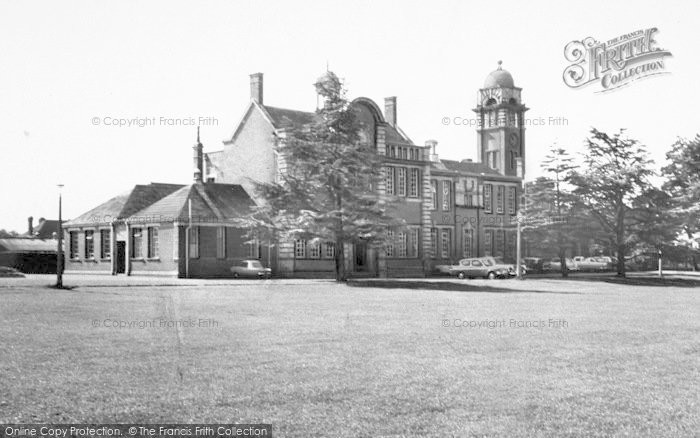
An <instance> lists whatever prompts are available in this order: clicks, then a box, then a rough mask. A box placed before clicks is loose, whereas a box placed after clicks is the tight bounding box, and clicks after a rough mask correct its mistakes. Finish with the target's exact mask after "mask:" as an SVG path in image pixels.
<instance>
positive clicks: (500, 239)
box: [494, 230, 505, 257]
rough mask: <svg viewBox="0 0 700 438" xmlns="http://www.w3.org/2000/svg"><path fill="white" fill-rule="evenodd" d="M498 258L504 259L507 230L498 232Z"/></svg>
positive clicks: (496, 251) (496, 252)
mask: <svg viewBox="0 0 700 438" xmlns="http://www.w3.org/2000/svg"><path fill="white" fill-rule="evenodd" d="M495 247H496V248H495V251H494V252H495V254H496V257H503V255H504V253H505V230H496V244H495Z"/></svg>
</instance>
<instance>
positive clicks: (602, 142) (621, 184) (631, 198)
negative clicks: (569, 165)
mask: <svg viewBox="0 0 700 438" xmlns="http://www.w3.org/2000/svg"><path fill="white" fill-rule="evenodd" d="M586 146H587V154H586V155H585V156H584V159H583V165H582V166H581V167H580V168H577V169H574V170H573V171H572V173H571V177H570V179H569V180H570V182H571V183H572V184H573V185H574V186H575V188H574V190H573V194H574V195H576V196H577V197H578V202H580V203H581V205H582V206H583V207H585V209H586V210H587V211H589V212H590V214H591V215H592V217H593V218H595V219H596V221H598V222H599V224H600V225H601V226H602V228H603V230H604V233H605V235H606V237H608V239H609V240H610V241H611V242H612V243H613V245H614V247H615V250H616V255H617V275H618V276H621V277H624V276H625V257H626V255H627V252H628V250H629V249H630V248H631V247H633V246H634V241H633V237H634V233H632V232H631V230H630V219H631V216H630V212H631V211H633V209H634V208H635V206H637V205H638V204H640V203H643V201H642V200H643V198H644V196H645V195H646V194H648V193H649V191H650V190H651V189H652V186H651V184H650V182H649V177H650V176H651V175H653V174H654V172H653V170H652V169H651V168H650V165H651V163H652V162H651V160H650V159H649V158H648V152H647V150H646V147H645V146H643V145H641V144H640V143H639V142H638V141H637V140H635V139H631V138H629V137H627V136H626V135H625V134H624V129H621V130H620V131H619V132H618V133H616V134H613V135H612V136H611V135H608V134H606V133H605V132H601V131H598V130H597V129H595V128H593V129H591V136H590V137H589V138H587V139H586Z"/></svg>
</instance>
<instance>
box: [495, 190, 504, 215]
mask: <svg viewBox="0 0 700 438" xmlns="http://www.w3.org/2000/svg"><path fill="white" fill-rule="evenodd" d="M505 195H506V188H505V187H504V186H498V188H497V190H496V213H503V204H504V202H505Z"/></svg>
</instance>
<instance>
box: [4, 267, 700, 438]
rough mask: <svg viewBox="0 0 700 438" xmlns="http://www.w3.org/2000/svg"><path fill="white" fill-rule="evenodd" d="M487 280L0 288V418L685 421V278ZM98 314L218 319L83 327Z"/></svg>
mask: <svg viewBox="0 0 700 438" xmlns="http://www.w3.org/2000/svg"><path fill="white" fill-rule="evenodd" d="M493 284H494V283H493V282H491V283H489V282H488V281H481V280H475V281H473V282H470V285H474V286H476V287H474V288H470V289H454V290H430V291H426V290H415V289H374V288H351V287H348V286H345V285H338V284H334V283H332V282H329V283H326V284H323V283H321V284H319V283H315V284H308V285H303V284H302V285H299V284H296V285H285V284H277V285H275V286H266V285H264V284H262V283H258V284H254V285H250V284H243V283H242V284H241V285H237V286H188V287H172V288H165V287H154V286H147V287H133V288H124V287H99V288H92V287H78V288H76V289H73V290H55V289H48V288H39V287H26V288H24V287H5V288H0V310H1V312H0V423H3V422H5V423H7V422H79V421H86V422H151V423H155V422H200V423H204V422H221V423H226V422H242V423H254V422H265V423H272V424H273V426H274V430H275V436H283V437H379V436H385V437H400V436H407V437H409V436H410V437H413V436H429V437H432V436H436V437H437V436H440V437H443V436H459V437H464V436H533V437H537V436H556V437H559V436H581V437H590V436H625V435H629V436H650V437H651V436H694V434H695V433H697V430H698V421H699V418H698V412H699V411H700V409H698V408H699V406H700V400H699V396H698V392H697V388H698V375H700V369H699V368H700V365H699V364H698V359H697V358H698V356H699V355H700V322H699V321H700V318H699V315H698V289H693V288H687V287H680V288H677V287H669V286H660V287H656V286H653V285H648V286H645V287H643V288H637V287H635V286H633V285H615V284H609V283H606V282H592V281H586V282H578V281H561V280H527V281H524V282H517V281H514V280H513V281H499V282H497V283H495V284H496V285H497V286H498V288H499V292H501V293H482V292H480V291H479V286H490V285H493ZM500 289H503V290H500ZM509 290H510V291H512V292H518V293H508V291H509ZM540 292H557V293H540ZM107 318H109V319H112V320H117V321H119V320H124V321H152V320H154V319H155V320H158V319H160V318H165V319H166V320H182V319H186V320H187V319H192V318H193V319H200V318H201V319H213V320H215V321H216V323H217V326H216V327H209V328H206V327H185V328H181V329H179V330H178V329H168V328H160V327H147V328H143V329H139V328H131V329H128V328H125V329H116V328H108V327H104V326H100V327H93V326H92V325H93V321H94V320H97V321H99V322H100V325H104V320H105V319H107ZM511 319H512V320H515V321H539V320H544V321H546V322H547V324H546V325H548V321H549V319H563V320H566V321H567V327H565V328H549V327H546V328H542V329H538V328H510V327H509V323H510V320H511ZM455 320H459V321H468V320H499V321H501V320H505V322H506V324H505V326H504V327H500V328H494V329H488V328H467V327H455ZM444 321H447V326H444V325H445V323H444Z"/></svg>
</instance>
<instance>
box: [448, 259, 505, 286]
mask: <svg viewBox="0 0 700 438" xmlns="http://www.w3.org/2000/svg"><path fill="white" fill-rule="evenodd" d="M449 273H450V275H454V276H456V277H457V278H459V279H465V278H476V277H483V278H488V279H491V280H492V279H494V278H506V277H508V276H510V273H509V270H508V268H507V267H505V266H502V265H498V264H497V263H496V261H495V260H494V259H493V258H492V257H475V258H468V259H462V260H460V261H459V263H458V264H456V265H452V266H450V269H449Z"/></svg>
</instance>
